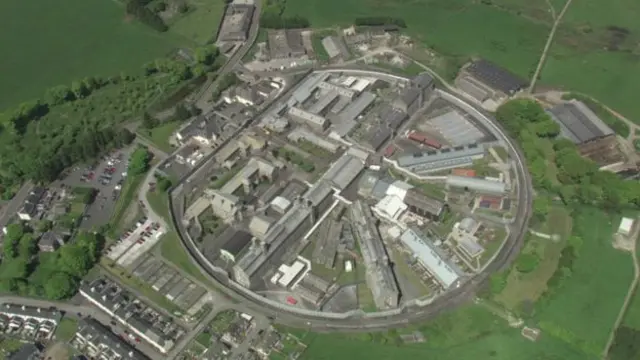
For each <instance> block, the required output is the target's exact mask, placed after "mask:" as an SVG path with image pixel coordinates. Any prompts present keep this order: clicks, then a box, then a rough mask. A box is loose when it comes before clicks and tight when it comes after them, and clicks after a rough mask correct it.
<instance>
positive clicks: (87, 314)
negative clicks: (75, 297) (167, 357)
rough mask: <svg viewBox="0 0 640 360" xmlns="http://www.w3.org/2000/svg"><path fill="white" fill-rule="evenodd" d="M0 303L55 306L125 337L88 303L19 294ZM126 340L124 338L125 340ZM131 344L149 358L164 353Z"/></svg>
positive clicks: (1, 299) (142, 343) (118, 325)
mask: <svg viewBox="0 0 640 360" xmlns="http://www.w3.org/2000/svg"><path fill="white" fill-rule="evenodd" d="M0 303H2V304H6V303H10V304H20V305H25V306H33V307H39V308H45V309H48V308H50V307H55V308H56V309H58V310H60V311H62V312H64V313H65V314H67V315H65V316H69V317H70V318H75V319H77V318H93V319H95V320H97V321H98V322H100V323H101V324H102V325H104V326H106V327H107V328H109V329H111V331H113V332H114V333H115V334H117V335H123V337H124V338H127V336H126V335H124V331H125V330H126V328H125V327H124V326H122V324H120V323H118V322H116V323H115V325H113V324H112V321H113V319H112V318H111V317H110V316H109V315H107V314H106V313H105V312H103V311H101V310H99V309H98V308H97V307H94V306H91V305H88V304H72V303H68V302H66V303H65V302H57V301H49V300H40V299H32V298H26V297H20V296H2V297H0ZM125 341H126V340H125ZM127 342H128V343H129V344H130V345H131V346H133V347H134V348H136V349H138V350H139V351H141V352H142V353H144V354H146V355H147V356H149V357H150V358H151V359H162V358H164V355H162V354H160V353H159V352H158V351H157V350H156V349H155V348H153V347H152V346H151V345H149V344H146V343H144V342H140V343H135V342H129V341H127Z"/></svg>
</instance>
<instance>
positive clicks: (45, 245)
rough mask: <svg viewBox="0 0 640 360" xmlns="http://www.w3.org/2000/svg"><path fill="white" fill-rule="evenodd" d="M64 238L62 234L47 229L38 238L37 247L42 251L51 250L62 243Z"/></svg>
mask: <svg viewBox="0 0 640 360" xmlns="http://www.w3.org/2000/svg"><path fill="white" fill-rule="evenodd" d="M64 240H65V238H64V236H63V235H61V234H59V233H57V232H54V231H47V232H45V233H44V234H42V236H40V240H38V248H39V249H40V251H43V252H52V251H55V250H56V249H57V248H58V247H60V246H62V245H64Z"/></svg>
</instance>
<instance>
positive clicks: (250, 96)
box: [233, 84, 263, 104]
mask: <svg viewBox="0 0 640 360" xmlns="http://www.w3.org/2000/svg"><path fill="white" fill-rule="evenodd" d="M233 94H234V95H235V96H237V97H240V98H243V99H245V100H248V101H251V102H252V103H255V104H260V103H262V100H263V99H262V97H261V96H260V95H258V90H257V89H256V88H255V87H253V86H250V85H248V84H244V85H240V86H237V87H236V88H235V89H233Z"/></svg>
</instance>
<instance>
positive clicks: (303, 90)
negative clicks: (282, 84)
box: [291, 73, 330, 103]
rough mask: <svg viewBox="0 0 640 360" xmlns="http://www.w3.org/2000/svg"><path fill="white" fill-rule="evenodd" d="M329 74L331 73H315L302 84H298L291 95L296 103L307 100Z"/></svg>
mask: <svg viewBox="0 0 640 360" xmlns="http://www.w3.org/2000/svg"><path fill="white" fill-rule="evenodd" d="M329 76H330V74H329V73H315V74H312V75H310V76H309V77H307V78H306V79H305V80H304V81H303V82H302V83H301V84H300V85H298V87H297V88H296V90H295V91H294V92H293V94H292V95H291V98H292V99H293V100H294V102H296V103H303V102H305V101H306V100H307V99H309V97H310V96H311V94H312V93H313V91H314V90H315V89H316V88H317V87H318V84H319V83H321V82H323V81H325V80H326V79H328V78H329Z"/></svg>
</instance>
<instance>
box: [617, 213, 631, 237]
mask: <svg viewBox="0 0 640 360" xmlns="http://www.w3.org/2000/svg"><path fill="white" fill-rule="evenodd" d="M632 229H633V219H630V218H627V217H625V218H622V221H620V226H619V227H618V234H622V235H627V236H628V235H631V230H632Z"/></svg>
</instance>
